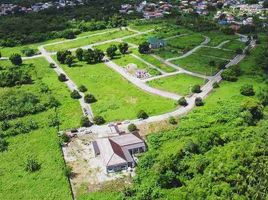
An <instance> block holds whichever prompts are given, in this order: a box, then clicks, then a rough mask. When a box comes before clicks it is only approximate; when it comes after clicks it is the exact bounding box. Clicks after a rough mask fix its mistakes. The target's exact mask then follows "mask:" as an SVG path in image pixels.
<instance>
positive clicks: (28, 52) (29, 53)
mask: <svg viewBox="0 0 268 200" xmlns="http://www.w3.org/2000/svg"><path fill="white" fill-rule="evenodd" d="M21 52H22V53H23V54H24V55H25V56H27V57H30V56H33V55H35V53H36V51H35V50H34V49H30V48H27V49H23V50H22V51H21Z"/></svg>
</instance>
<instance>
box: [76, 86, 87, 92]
mask: <svg viewBox="0 0 268 200" xmlns="http://www.w3.org/2000/svg"><path fill="white" fill-rule="evenodd" d="M78 90H79V91H80V92H86V91H87V88H86V86H84V85H80V86H79V87H78Z"/></svg>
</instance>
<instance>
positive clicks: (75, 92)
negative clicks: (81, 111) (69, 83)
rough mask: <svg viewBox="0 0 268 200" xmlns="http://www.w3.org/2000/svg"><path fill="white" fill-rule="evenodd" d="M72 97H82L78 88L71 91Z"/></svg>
mask: <svg viewBox="0 0 268 200" xmlns="http://www.w3.org/2000/svg"><path fill="white" fill-rule="evenodd" d="M71 97H72V98H73V99H80V98H81V95H80V94H79V92H78V91H77V90H74V91H72V92H71Z"/></svg>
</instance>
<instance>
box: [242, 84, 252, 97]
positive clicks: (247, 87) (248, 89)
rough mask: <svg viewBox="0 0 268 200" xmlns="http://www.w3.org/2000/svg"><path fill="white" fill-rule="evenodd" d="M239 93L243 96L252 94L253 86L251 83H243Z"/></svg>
mask: <svg viewBox="0 0 268 200" xmlns="http://www.w3.org/2000/svg"><path fill="white" fill-rule="evenodd" d="M240 93H241V94H242V95H244V96H254V95H255V92H254V88H253V85H250V84H245V85H243V86H242V87H241V88H240Z"/></svg>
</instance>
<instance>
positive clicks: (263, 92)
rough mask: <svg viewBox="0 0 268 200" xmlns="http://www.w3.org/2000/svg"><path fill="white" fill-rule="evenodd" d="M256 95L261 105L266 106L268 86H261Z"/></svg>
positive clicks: (267, 103) (267, 102)
mask: <svg viewBox="0 0 268 200" xmlns="http://www.w3.org/2000/svg"><path fill="white" fill-rule="evenodd" d="M257 96H258V99H259V100H260V102H261V104H262V105H263V106H267V105H268V86H266V87H264V88H261V90H260V91H259V93H258V95H257Z"/></svg>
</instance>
